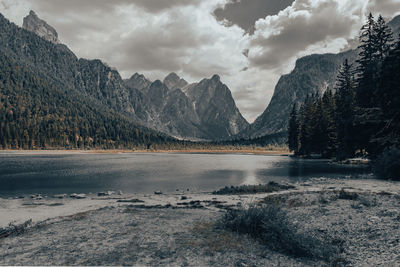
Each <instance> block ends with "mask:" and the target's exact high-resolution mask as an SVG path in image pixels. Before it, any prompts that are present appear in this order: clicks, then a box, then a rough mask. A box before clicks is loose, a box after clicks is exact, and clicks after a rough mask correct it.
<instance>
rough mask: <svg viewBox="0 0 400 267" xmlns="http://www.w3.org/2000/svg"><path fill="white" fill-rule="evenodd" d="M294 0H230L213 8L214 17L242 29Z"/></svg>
mask: <svg viewBox="0 0 400 267" xmlns="http://www.w3.org/2000/svg"><path fill="white" fill-rule="evenodd" d="M293 1H294V0H268V1H266V0H231V1H230V2H228V3H227V4H226V5H225V6H223V7H220V8H217V9H216V10H214V14H215V16H216V18H217V19H218V20H220V21H226V22H227V25H233V24H235V25H238V26H239V27H241V28H242V29H244V30H246V31H247V30H249V29H251V28H253V26H254V23H255V22H256V21H257V20H258V19H260V18H265V17H266V16H268V15H275V14H277V13H278V12H279V11H280V10H283V9H285V8H286V7H288V6H290V5H291V4H292V3H293Z"/></svg>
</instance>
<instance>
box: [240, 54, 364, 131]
mask: <svg viewBox="0 0 400 267" xmlns="http://www.w3.org/2000/svg"><path fill="white" fill-rule="evenodd" d="M345 58H348V59H349V60H350V61H351V62H354V60H355V58H356V52H355V51H353V50H351V51H348V52H345V53H340V54H322V55H311V56H306V57H303V58H300V59H299V60H297V62H296V66H295V68H294V70H293V71H292V72H291V73H290V74H287V75H283V76H282V77H281V78H280V79H279V81H278V83H277V85H276V87H275V91H274V94H273V96H272V99H271V102H270V103H269V105H268V107H267V109H266V110H265V111H264V112H263V113H262V114H261V115H260V116H259V117H258V118H257V119H256V120H255V121H254V123H253V124H251V125H250V126H249V127H248V128H247V129H246V130H244V131H243V132H242V133H241V134H240V136H241V137H245V138H256V137H260V136H264V135H270V134H275V133H279V132H286V130H287V126H288V118H289V114H290V111H291V109H292V107H293V105H294V104H295V103H296V104H298V105H300V104H301V103H303V102H304V100H305V98H306V97H307V96H310V95H313V94H314V95H315V94H317V93H318V94H320V95H322V94H323V92H325V90H326V89H327V88H328V87H329V88H334V86H335V80H336V76H337V73H338V70H339V68H340V65H341V64H342V63H343V60H344V59H345Z"/></svg>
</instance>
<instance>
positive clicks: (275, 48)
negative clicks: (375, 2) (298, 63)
mask: <svg viewBox="0 0 400 267" xmlns="http://www.w3.org/2000/svg"><path fill="white" fill-rule="evenodd" d="M357 23H359V17H357V16H354V14H352V13H350V14H346V12H344V11H343V10H341V8H340V5H339V3H338V2H337V1H334V0H331V1H312V0H297V1H296V2H294V4H293V5H292V6H290V7H288V8H286V9H285V10H283V11H281V12H279V13H278V14H277V15H274V16H268V17H266V18H265V19H260V20H258V21H257V22H256V25H255V28H256V31H255V33H254V36H253V38H252V40H251V44H250V46H251V49H250V52H249V59H250V62H251V65H253V66H257V67H260V68H265V69H275V68H279V67H280V66H283V65H284V64H285V63H286V62H288V61H289V60H290V59H292V58H294V57H296V56H297V55H298V54H299V53H301V52H304V51H307V50H310V47H311V46H313V45H314V46H317V47H318V48H325V49H324V52H326V51H329V52H338V51H339V50H340V49H341V48H343V46H344V45H346V40H347V39H348V38H350V37H351V35H352V33H353V29H352V25H355V24H357ZM339 40H342V42H340V41H339ZM327 48H328V49H327ZM312 50H314V51H318V49H312ZM321 52H322V51H321Z"/></svg>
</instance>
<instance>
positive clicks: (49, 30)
mask: <svg viewBox="0 0 400 267" xmlns="http://www.w3.org/2000/svg"><path fill="white" fill-rule="evenodd" d="M22 27H23V28H24V29H25V30H28V31H31V32H33V33H35V34H37V35H38V36H40V37H42V38H43V39H45V40H47V41H49V42H52V43H54V44H59V43H60V41H59V40H58V34H57V31H56V30H55V29H54V28H53V27H51V26H50V25H49V24H47V22H46V21H44V20H42V19H40V18H39V17H38V16H37V15H36V13H35V11H33V10H31V11H30V12H29V15H28V16H26V17H25V18H24V23H23V25H22Z"/></svg>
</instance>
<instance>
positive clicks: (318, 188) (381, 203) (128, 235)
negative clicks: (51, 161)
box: [0, 178, 400, 266]
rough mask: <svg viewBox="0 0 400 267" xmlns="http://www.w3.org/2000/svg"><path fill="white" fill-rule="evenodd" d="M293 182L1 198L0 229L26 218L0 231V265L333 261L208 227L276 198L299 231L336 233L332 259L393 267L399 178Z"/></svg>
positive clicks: (398, 256) (399, 253)
mask: <svg viewBox="0 0 400 267" xmlns="http://www.w3.org/2000/svg"><path fill="white" fill-rule="evenodd" d="M294 186H295V188H294V189H291V190H285V191H280V192H274V193H261V194H248V195H214V194H212V193H191V194H186V193H183V192H182V193H176V194H159V195H157V194H147V195H145V194H122V195H118V194H111V195H109V196H101V197H99V196H97V194H96V195H87V196H86V198H84V199H75V198H70V197H68V196H67V197H65V198H61V199H59V198H53V197H52V196H44V197H43V199H37V200H35V199H32V198H29V197H25V198H24V199H1V200H0V214H1V216H0V228H2V229H3V230H4V229H7V227H8V229H10V227H12V226H17V225H22V224H24V222H28V223H26V225H25V226H24V227H23V229H22V228H21V231H18V232H16V233H12V234H10V235H6V236H3V237H2V238H0V264H1V265H125V264H126V265H181V266H187V265H188V266H204V265H213V266H214V265H216V266H228V265H229V266H252V265H255V266H261V265H269V266H294V265H295V266H310V265H311V266H313V265H315V266H321V265H323V266H324V265H331V264H332V260H331V261H330V262H329V261H326V260H321V259H318V260H315V259H304V258H296V257H293V256H288V255H285V254H282V253H279V252H276V251H272V250H269V249H267V248H266V247H265V246H264V245H263V244H262V243H261V242H258V241H257V240H254V239H252V238H251V237H249V236H246V235H239V234H237V233H233V232H229V231H226V230H223V229H218V228H217V227H216V226H215V225H216V222H217V221H218V219H219V218H220V217H221V216H222V215H223V214H224V213H225V212H226V210H227V209H232V208H240V207H246V206H249V205H253V204H263V205H279V206H280V207H281V208H282V209H283V210H285V211H286V212H287V214H288V216H289V218H290V220H291V221H292V222H293V223H294V224H295V225H298V226H299V228H298V229H300V231H301V232H304V233H308V234H311V235H316V236H320V235H323V236H326V237H329V238H332V239H335V240H340V242H341V247H342V249H341V253H340V255H337V259H336V262H337V263H344V264H343V265H352V266H377V265H382V266H398V264H399V262H400V243H399V238H398V237H399V236H400V228H399V221H400V208H399V207H400V184H399V183H395V182H388V181H378V180H345V179H344V180H332V179H329V180H328V179H322V178H321V179H314V180H311V181H309V182H307V183H302V184H295V185H294ZM343 192H346V194H345V195H344V196H345V197H343ZM346 196H351V197H346ZM354 196H357V197H354ZM396 264H397V265H396ZM339 265H340V264H339Z"/></svg>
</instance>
